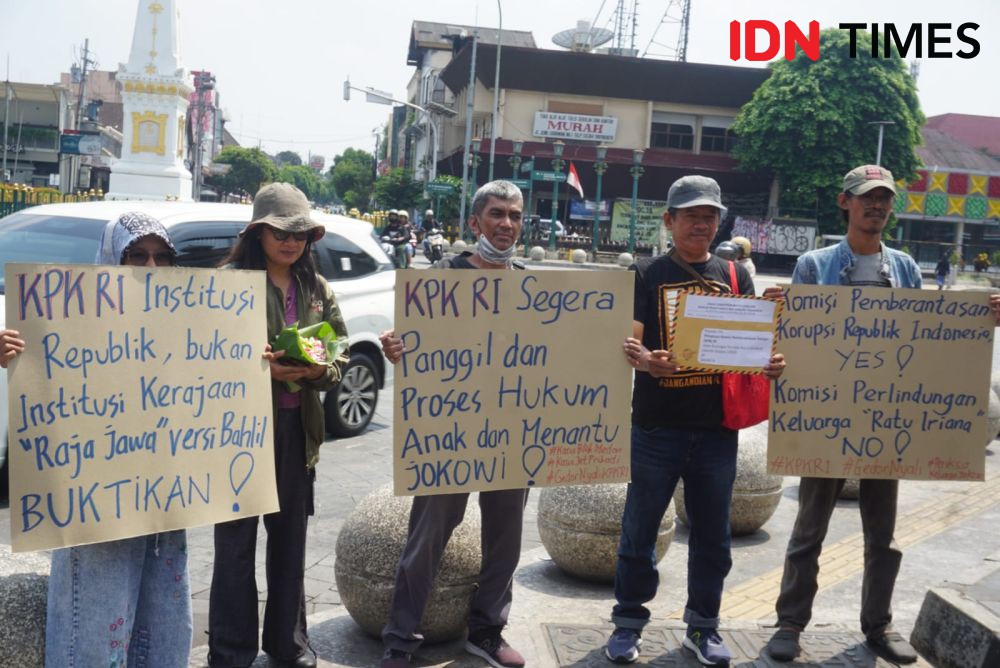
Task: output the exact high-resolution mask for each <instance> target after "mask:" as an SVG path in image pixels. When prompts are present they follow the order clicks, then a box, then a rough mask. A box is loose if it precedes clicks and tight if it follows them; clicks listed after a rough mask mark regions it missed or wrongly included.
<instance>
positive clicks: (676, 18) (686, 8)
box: [642, 0, 691, 63]
mask: <svg viewBox="0 0 1000 668" xmlns="http://www.w3.org/2000/svg"><path fill="white" fill-rule="evenodd" d="M690 23H691V0H670V1H669V2H668V3H667V9H666V10H665V11H664V12H663V18H661V19H660V24H659V25H658V26H656V30H654V31H653V36H652V37H650V38H649V44H647V45H646V50H645V51H643V53H642V57H643V58H645V57H646V56H654V57H655V56H661V57H664V58H668V59H671V60H677V61H679V62H682V63H684V62H687V45H688V28H689V27H690ZM664 25H669V26H671V27H670V28H669V29H668V30H669V31H670V32H668V33H667V36H668V37H669V36H670V34H672V32H673V26H677V28H678V29H677V41H676V43H675V44H674V45H673V46H671V45H670V44H669V42H657V41H656V36H657V35H658V34H659V32H660V30H661V29H662V28H663V26H664ZM654 45H655V46H658V47H661V48H662V49H663V50H664V52H663V53H650V49H652V47H653V46H654Z"/></svg>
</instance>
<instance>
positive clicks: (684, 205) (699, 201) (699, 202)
mask: <svg viewBox="0 0 1000 668" xmlns="http://www.w3.org/2000/svg"><path fill="white" fill-rule="evenodd" d="M667 206H668V207H670V208H671V209H690V208H691V207H695V206H714V207H715V208H716V209H718V210H719V217H720V218H725V217H726V211H728V210H729V209H727V208H726V207H724V206H722V205H721V204H719V203H718V202H716V201H714V200H711V199H706V198H696V199H693V200H691V201H690V202H681V203H680V204H669V203H668V204H667Z"/></svg>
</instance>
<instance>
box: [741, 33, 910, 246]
mask: <svg viewBox="0 0 1000 668" xmlns="http://www.w3.org/2000/svg"><path fill="white" fill-rule="evenodd" d="M820 41H821V44H822V56H821V57H820V59H819V60H817V61H812V60H809V58H808V57H806V56H805V54H803V53H801V52H800V53H799V54H798V55H797V56H796V58H795V60H792V61H786V60H778V61H775V62H774V63H772V64H771V65H770V68H771V76H770V77H769V78H768V79H767V81H765V82H764V83H763V84H761V86H760V87H759V88H758V89H757V90H756V92H755V93H754V95H753V99H751V100H750V102H748V103H747V104H746V105H744V106H743V108H742V109H741V110H740V113H739V114H738V115H737V117H736V121H735V122H734V123H733V126H732V128H731V131H732V132H733V133H734V134H735V135H736V137H737V143H736V147H735V148H734V151H733V152H734V155H735V157H736V158H737V159H738V160H739V162H740V168H741V169H743V170H746V171H751V172H765V173H770V174H773V175H774V176H775V177H777V178H778V180H779V183H780V186H781V208H782V209H783V210H785V211H786V212H788V211H791V210H799V211H810V212H811V211H816V212H817V218H818V220H819V223H820V230H821V232H823V233H829V234H836V233H841V232H843V230H844V223H843V222H842V218H841V215H840V210H839V208H838V207H837V202H836V197H837V193H838V192H840V187H841V183H842V179H843V176H844V174H845V173H847V172H848V171H849V170H851V169H852V168H854V167H857V166H858V165H862V164H870V163H874V162H875V154H876V147H877V144H878V128H877V126H874V125H869V123H871V122H872V121H892V122H893V123H894V125H888V126H886V127H885V135H884V139H883V144H882V164H883V165H884V166H885V167H886V168H887V169H889V170H890V171H891V172H892V173H893V175H894V176H895V177H896V178H897V179H907V180H909V179H912V178H914V177H915V176H916V170H917V168H918V167H919V166H920V160H919V158H917V156H916V154H915V153H914V151H913V148H914V147H915V146H916V145H917V144H919V143H920V141H921V139H920V126H921V125H923V123H924V115H923V112H921V110H920V102H919V100H918V99H917V90H916V84H915V83H914V81H913V77H911V76H910V74H909V72H908V71H907V68H906V63H905V62H904V61H903V59H902V58H900V56H899V53H898V52H897V51H896V50H895V48H893V50H892V53H891V57H889V58H872V57H871V34H870V33H868V32H865V31H858V32H857V46H856V53H855V57H853V58H852V57H851V55H850V34H849V33H848V32H847V31H843V30H839V29H829V30H824V31H823V32H822V33H820ZM880 46H881V45H880ZM880 55H881V54H880Z"/></svg>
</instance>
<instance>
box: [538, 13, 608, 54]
mask: <svg viewBox="0 0 1000 668" xmlns="http://www.w3.org/2000/svg"><path fill="white" fill-rule="evenodd" d="M614 36H615V35H614V33H613V32H611V31H610V30H608V29H607V28H592V27H591V26H590V23H589V22H588V21H583V20H581V21H577V22H576V27H575V28H570V29H569V30H562V31H560V32H557V33H556V34H555V35H554V36H553V37H552V41H553V42H554V43H555V44H556V45H557V46H561V47H563V48H564V49H569V50H570V51H578V52H582V53H589V52H591V51H593V50H594V49H596V48H597V47H599V46H600V45H602V44H605V43H606V42H608V41H610V40H611V38H612V37H614Z"/></svg>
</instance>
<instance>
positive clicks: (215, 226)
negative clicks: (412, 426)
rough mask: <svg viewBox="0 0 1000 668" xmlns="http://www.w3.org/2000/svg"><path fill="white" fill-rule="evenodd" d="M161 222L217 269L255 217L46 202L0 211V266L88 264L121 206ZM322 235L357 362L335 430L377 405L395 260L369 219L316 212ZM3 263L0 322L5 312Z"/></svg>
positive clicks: (337, 403) (1, 425)
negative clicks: (7, 213)
mask: <svg viewBox="0 0 1000 668" xmlns="http://www.w3.org/2000/svg"><path fill="white" fill-rule="evenodd" d="M136 210H139V211H144V212H146V213H148V214H150V215H151V216H153V217H155V218H157V219H158V220H160V221H161V222H162V223H163V225H164V226H165V227H166V228H167V230H168V232H169V233H170V238H171V239H172V240H173V242H174V245H175V246H176V247H177V252H178V258H177V259H178V264H180V265H181V266H187V267H214V266H216V265H217V264H218V263H219V261H221V260H222V259H223V258H224V257H225V256H226V255H227V253H228V251H229V249H230V247H231V246H232V245H233V243H234V241H235V239H236V234H237V233H238V232H239V231H240V230H241V229H243V227H244V226H245V225H246V224H247V222H249V220H250V214H251V211H252V207H250V206H249V205H245V204H208V203H194V202H188V203H185V202H81V203H75V204H47V205H44V206H36V207H32V208H29V209H25V210H23V211H20V212H18V213H14V214H11V215H10V216H7V217H5V218H0V268H2V267H3V266H5V265H6V264H7V263H8V262H48V263H56V264H69V263H92V262H94V259H95V257H96V256H97V246H98V243H99V241H100V237H101V233H102V232H103V230H104V226H105V224H106V223H107V221H109V220H111V219H112V218H116V217H117V216H118V215H119V214H121V213H123V212H125V211H136ZM313 217H314V218H315V220H316V221H317V222H320V223H322V224H323V225H324V226H325V227H326V236H325V237H324V238H323V239H322V240H321V241H320V242H319V243H317V244H315V245H314V246H313V253H314V257H315V260H316V264H317V267H318V269H319V272H320V273H321V274H322V275H323V276H325V277H326V278H327V280H329V281H330V285H331V286H332V287H333V290H334V292H335V293H336V295H337V302H338V304H339V305H340V310H341V312H342V313H343V316H344V320H345V322H346V323H347V331H348V334H349V341H350V344H351V348H350V354H351V360H350V363H349V364H348V366H347V367H346V369H345V370H344V378H343V380H342V381H341V382H340V384H339V385H338V386H337V388H336V389H334V390H333V391H331V392H329V393H327V395H326V397H325V399H324V405H325V407H326V426H327V431H329V432H330V433H331V434H333V435H334V436H341V437H345V436H354V435H356V434H358V433H360V432H361V431H363V430H364V429H365V428H366V427H367V426H368V423H369V422H370V421H371V419H372V415H373V414H374V412H375V405H376V401H377V400H378V391H379V389H381V388H382V387H383V385H384V384H385V374H386V366H385V363H384V360H383V357H382V354H381V349H380V347H379V342H378V335H379V333H380V332H382V331H384V330H386V329H389V328H390V327H391V326H392V317H393V290H394V287H395V282H396V275H395V271H394V270H393V265H392V261H391V260H390V259H389V257H388V256H386V254H385V252H384V251H383V250H382V248H381V246H380V245H379V242H378V239H377V238H376V237H375V235H374V233H373V231H372V226H371V225H370V224H368V223H366V222H363V221H360V220H355V219H353V218H346V217H344V216H335V215H330V214H324V213H320V212H318V211H314V212H313ZM3 280H4V277H3V272H2V271H0V329H3V326H4V320H5V317H6V316H5V313H6V311H5V304H4V300H5V297H4V285H3ZM7 423H8V416H7V375H6V374H5V373H0V487H6V477H7V474H6V468H7V466H6V461H7Z"/></svg>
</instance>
